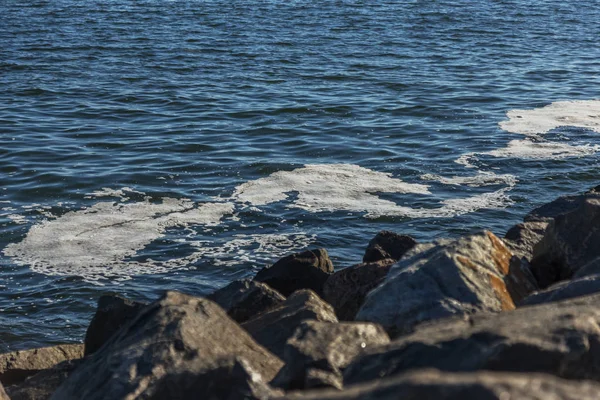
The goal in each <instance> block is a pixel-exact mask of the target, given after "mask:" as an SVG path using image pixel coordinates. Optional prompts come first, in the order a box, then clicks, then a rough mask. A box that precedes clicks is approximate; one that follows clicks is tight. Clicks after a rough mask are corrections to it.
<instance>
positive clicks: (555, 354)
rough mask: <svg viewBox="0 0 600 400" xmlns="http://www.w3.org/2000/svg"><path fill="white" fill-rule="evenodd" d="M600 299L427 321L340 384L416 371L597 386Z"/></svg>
mask: <svg viewBox="0 0 600 400" xmlns="http://www.w3.org/2000/svg"><path fill="white" fill-rule="evenodd" d="M599 301H600V294H596V295H592V296H586V297H578V298H574V299H570V300H566V301H562V302H556V303H550V304H540V305H536V306H529V307H522V308H518V309H516V310H514V311H511V312H505V313H498V314H496V313H480V314H475V315H469V316H466V315H465V316H463V317H461V318H450V319H444V320H438V321H431V322H429V323H427V324H423V325H420V326H418V327H417V328H416V329H415V331H414V332H413V333H412V334H410V335H407V336H404V337H401V338H398V339H397V340H394V341H392V342H391V343H390V344H388V345H384V346H380V347H378V348H377V347H376V348H372V349H371V350H370V351H369V354H367V355H364V356H360V357H357V358H356V359H355V360H354V361H353V362H352V363H351V364H350V365H349V366H348V367H347V368H346V370H345V372H344V384H345V385H348V384H355V383H359V382H366V381H369V380H373V379H379V378H382V377H387V376H393V375H397V374H401V373H403V372H406V371H408V370H412V369H418V368H437V369H441V370H445V371H454V372H458V371H478V370H493V371H513V372H523V373H524V372H541V373H549V374H553V375H556V376H559V377H562V378H566V379H592V380H600V308H598V302H599Z"/></svg>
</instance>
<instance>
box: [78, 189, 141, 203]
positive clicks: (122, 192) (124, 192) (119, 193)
mask: <svg viewBox="0 0 600 400" xmlns="http://www.w3.org/2000/svg"><path fill="white" fill-rule="evenodd" d="M128 193H136V194H141V195H144V194H145V193H144V192H140V191H137V190H134V189H132V188H130V187H124V188H121V189H111V188H106V187H104V188H102V189H100V190H96V191H93V192H91V193H87V194H86V196H85V198H86V199H91V198H100V197H117V198H119V199H121V200H129V196H128Z"/></svg>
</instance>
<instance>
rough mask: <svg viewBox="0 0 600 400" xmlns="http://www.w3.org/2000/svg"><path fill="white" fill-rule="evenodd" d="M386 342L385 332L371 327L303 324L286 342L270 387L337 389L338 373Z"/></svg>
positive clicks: (313, 322)
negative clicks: (278, 368)
mask: <svg viewBox="0 0 600 400" xmlns="http://www.w3.org/2000/svg"><path fill="white" fill-rule="evenodd" d="M389 341H390V339H389V336H388V335H387V333H386V332H385V330H384V329H383V328H382V327H380V326H379V325H375V324H368V323H356V322H354V323H339V324H337V323H330V322H318V321H304V322H303V323H302V324H301V325H300V326H299V327H298V329H296V332H295V333H294V335H293V336H292V337H291V338H290V339H288V341H287V343H286V346H285V350H284V357H283V361H284V362H285V366H284V367H283V368H282V369H281V371H279V374H278V375H277V376H276V377H275V379H274V380H273V382H272V385H273V386H277V387H281V388H283V389H286V390H294V389H308V388H314V387H335V388H341V386H342V384H341V382H342V374H341V371H342V370H343V369H344V368H346V366H347V365H348V364H350V362H351V361H352V360H353V359H354V358H355V357H356V356H357V355H359V354H361V353H363V352H364V351H366V349H367V348H371V347H372V346H377V345H383V344H387V343H389Z"/></svg>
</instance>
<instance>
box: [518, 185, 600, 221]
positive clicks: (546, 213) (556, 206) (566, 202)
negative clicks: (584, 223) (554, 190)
mask: <svg viewBox="0 0 600 400" xmlns="http://www.w3.org/2000/svg"><path fill="white" fill-rule="evenodd" d="M596 189H597V187H596V188H594V189H591V190H589V191H588V192H586V193H585V194H582V195H575V196H562V197H559V198H557V199H556V200H553V201H551V202H550V203H547V204H544V205H542V206H541V207H538V208H536V209H534V210H533V211H531V212H530V213H529V214H527V215H526V216H525V218H524V220H525V222H533V221H543V222H550V221H552V220H553V219H554V218H555V217H557V216H559V215H561V214H565V213H569V212H571V211H573V210H576V209H577V208H579V207H581V205H582V204H583V203H584V202H585V201H586V200H587V199H591V198H596V199H600V192H599V191H598V190H596Z"/></svg>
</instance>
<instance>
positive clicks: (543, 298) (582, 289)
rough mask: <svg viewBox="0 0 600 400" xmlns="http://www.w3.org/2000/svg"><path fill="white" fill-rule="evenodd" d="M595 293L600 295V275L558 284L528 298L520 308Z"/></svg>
mask: <svg viewBox="0 0 600 400" xmlns="http://www.w3.org/2000/svg"><path fill="white" fill-rule="evenodd" d="M594 293H600V275H591V276H584V277H582V278H579V279H573V280H569V281H564V282H559V283H556V284H554V285H551V286H549V287H548V288H547V289H545V290H541V291H539V292H534V293H532V294H531V295H529V296H527V297H526V298H525V299H524V300H523V301H522V302H521V304H519V306H529V305H534V304H543V303H552V302H556V301H561V300H567V299H572V298H575V297H581V296H587V295H590V294H594Z"/></svg>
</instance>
